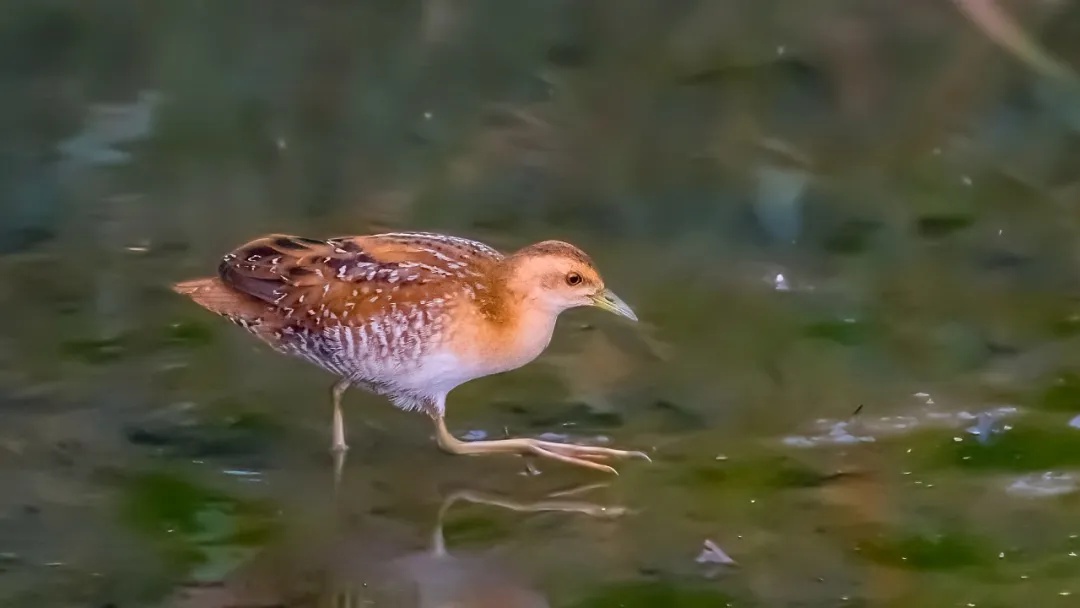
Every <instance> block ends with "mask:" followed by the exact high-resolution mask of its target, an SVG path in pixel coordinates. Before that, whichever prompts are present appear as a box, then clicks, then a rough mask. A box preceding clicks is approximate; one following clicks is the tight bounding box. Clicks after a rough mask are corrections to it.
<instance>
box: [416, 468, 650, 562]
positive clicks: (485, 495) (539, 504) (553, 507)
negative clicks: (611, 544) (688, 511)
mask: <svg viewBox="0 0 1080 608" xmlns="http://www.w3.org/2000/svg"><path fill="white" fill-rule="evenodd" d="M604 485H605V484H590V485H587V486H580V487H577V488H574V489H571V490H566V491H563V492H559V493H558V494H559V495H570V494H580V493H582V492H587V491H589V490H592V489H595V488H600V487H603V486H604ZM461 500H464V501H466V502H471V503H473V504H478V505H489V506H492V507H501V508H503V509H509V510H511V511H517V512H518V513H538V512H543V511H559V512H563V513H584V514H585V515H591V516H593V517H619V516H621V515H624V514H626V513H627V512H629V509H627V508H626V507H623V506H612V507H608V506H604V505H600V504H596V503H592V502H586V501H576V500H538V501H533V502H522V501H518V500H514V499H513V498H508V497H506V496H501V495H499V494H494V493H491V492H484V491H481V490H468V489H465V490H457V491H454V492H451V493H450V495H448V496H447V497H446V498H444V499H443V502H442V505H440V506H439V514H438V517H437V519H436V522H435V532H434V533H433V534H432V539H431V543H432V551H433V552H435V553H436V554H438V555H445V554H446V540H445V539H444V537H443V519H444V518H445V517H446V512H447V511H449V510H450V507H452V506H453V505H454V503H456V502H458V501H461Z"/></svg>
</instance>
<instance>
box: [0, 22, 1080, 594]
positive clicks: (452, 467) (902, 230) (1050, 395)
mask: <svg viewBox="0 0 1080 608" xmlns="http://www.w3.org/2000/svg"><path fill="white" fill-rule="evenodd" d="M766 4H768V7H765V5H766ZM924 4H925V6H924ZM1061 4H1062V6H1058V5H1055V6H1054V7H1050V5H1049V4H1047V6H1046V7H1043V8H1040V9H1039V10H1040V11H1043V12H1038V13H1037V14H1036V13H1033V14H1031V15H1026V18H1028V19H1027V21H1025V22H1024V23H1025V24H1027V25H1028V26H1029V27H1032V28H1035V30H1036V31H1037V32H1039V33H1040V36H1041V37H1040V40H1041V41H1042V43H1044V44H1046V45H1048V48H1049V50H1050V51H1052V52H1054V53H1056V54H1057V55H1058V56H1060V57H1062V58H1063V61H1065V62H1066V63H1069V62H1070V61H1072V59H1073V58H1074V57H1077V56H1080V55H1077V54H1076V53H1077V51H1080V48H1078V47H1077V45H1076V44H1075V43H1072V42H1070V41H1071V40H1077V39H1080V38H1077V37H1075V36H1073V37H1071V38H1069V37H1068V36H1067V35H1065V34H1067V33H1068V32H1069V31H1072V30H1071V29H1069V28H1073V29H1075V26H1073V25H1072V24H1073V23H1076V22H1077V20H1078V19H1080V14H1077V11H1075V10H1073V9H1069V8H1068V7H1067V6H1065V3H1061ZM721 5H723V7H724V9H723V10H719V9H720V7H721ZM939 5H940V6H939ZM505 6H507V5H506V4H504V3H501V2H471V3H470V2H458V3H455V2H445V1H441V0H435V1H431V2H426V3H417V4H415V5H414V4H411V3H387V2H370V3H357V4H356V5H355V6H336V5H325V6H322V5H320V6H319V7H308V8H299V5H293V4H290V3H284V2H265V3H260V4H259V5H258V6H257V7H256V5H254V4H246V3H235V4H233V3H228V4H212V5H211V4H205V3H172V4H170V5H169V7H168V8H161V7H158V8H155V9H152V10H151V9H145V8H142V9H138V10H136V9H134V8H133V7H132V6H128V5H127V4H126V3H123V2H105V3H94V5H93V6H90V5H84V4H80V3H74V2H71V3H68V2H56V3H52V4H50V5H49V6H39V5H38V4H35V3H30V2H26V3H15V4H14V5H13V7H12V8H11V9H6V10H10V18H9V19H5V20H0V44H2V45H6V46H3V47H2V48H5V49H8V52H6V53H5V54H6V55H7V56H8V57H9V58H11V59H10V61H9V60H5V61H6V62H7V63H4V64H3V65H0V88H2V89H3V90H4V91H5V92H6V93H5V96H3V97H2V101H0V115H2V118H0V134H2V138H0V201H3V202H2V203H0V224H2V226H0V251H2V254H0V276H3V277H4V280H3V281H0V313H2V314H3V318H5V319H6V320H7V322H6V323H5V328H4V330H3V331H2V332H0V488H3V489H4V491H3V492H0V605H3V606H35V607H37V606H71V607H76V606H77V607H85V606H94V607H101V608H104V607H106V606H113V607H121V606H122V607H128V606H147V607H150V606H153V607H158V606H160V607H185V608H210V607H214V608H222V607H225V606H232V607H236V606H244V607H255V606H288V607H301V606H349V607H359V606H472V607H484V606H493V607H494V606H500V607H512V606H560V607H561V606H565V607H580V608H585V607H609V606H611V607H615V606H621V607H626V608H630V607H645V606H649V607H651V606H686V607H689V608H695V607H706V606H708V607H711V606H739V607H756V606H769V607H771V606H792V607H794V606H800V607H831V606H853V607H854V606H991V607H1005V606H1017V605H1023V604H1030V603H1039V604H1040V605H1042V606H1072V605H1075V602H1077V601H1078V600H1077V596H1080V557H1078V555H1080V518H1078V517H1077V516H1076V514H1075V512H1076V506H1077V504H1076V501H1077V497H1078V496H1080V494H1078V493H1077V491H1078V490H1080V430H1078V429H1077V424H1076V421H1075V418H1076V416H1077V415H1078V414H1080V372H1077V371H1076V370H1077V369H1078V364H1080V356H1078V353H1080V350H1078V349H1077V345H1078V342H1077V339H1078V336H1080V308H1078V304H1077V299H1076V296H1077V294H1078V293H1080V289H1078V288H1080V284H1078V282H1077V278H1076V277H1077V276H1078V274H1077V272H1076V260H1077V257H1076V248H1075V244H1076V243H1077V242H1080V240H1078V239H1077V237H1078V236H1080V230H1078V224H1077V222H1076V213H1075V209H1074V207H1075V202H1076V192H1080V190H1078V189H1077V188H1076V183H1075V176H1076V175H1077V173H1076V170H1077V169H1080V167H1077V166H1076V159H1077V158H1078V157H1077V156H1076V155H1075V154H1073V153H1071V151H1072V150H1074V149H1075V144H1076V141H1077V139H1076V132H1075V128H1076V127H1075V124H1074V118H1075V116H1074V111H1075V107H1080V105H1077V104H1076V103H1075V98H1074V97H1069V96H1068V95H1065V94H1061V95H1056V96H1054V95H1051V96H1050V97H1047V96H1045V95H1043V93H1045V90H1046V87H1050V88H1051V89H1052V90H1057V89H1053V86H1054V82H1049V81H1047V80H1045V77H1037V76H1035V75H1034V74H1035V73H1034V72H1031V71H1026V70H1028V69H1029V68H1026V67H1024V65H1025V64H1023V62H1014V61H1013V58H1011V57H1009V56H1008V55H1007V54H1006V51H1003V50H1001V49H1000V48H998V47H995V46H993V45H992V44H990V43H988V42H986V41H985V40H984V38H982V37H981V34H980V33H979V30H978V28H973V27H972V24H971V23H968V22H965V21H964V20H963V19H964V18H963V17H961V16H960V13H958V12H956V10H955V7H952V6H951V5H949V4H948V3H919V4H917V7H918V8H917V9H916V8H912V9H911V10H910V11H909V10H908V9H907V6H908V5H907V4H905V5H904V10H899V9H896V10H894V8H893V7H892V5H891V4H889V3H881V5H880V6H878V7H877V8H875V9H873V10H866V11H862V12H855V11H852V10H851V9H849V8H846V7H842V6H839V5H837V6H829V7H822V8H819V9H815V11H813V12H812V14H811V13H807V12H806V11H805V9H801V8H799V7H801V6H804V5H803V4H801V3H785V2H776V3H755V2H750V1H749V0H746V1H742V0H729V1H728V2H724V3H712V4H710V3H650V2H638V3H629V4H627V5H626V6H624V7H622V8H621V9H620V10H619V11H613V10H610V9H604V8H601V7H599V6H596V7H592V8H589V7H584V8H583V5H579V4H578V3H569V2H554V3H552V2H522V3H520V4H519V6H517V7H516V8H515V9H514V10H508V9H506V8H505ZM911 6H912V7H916V4H911ZM762 7H765V8H762ZM754 8H758V9H759V10H760V11H762V12H760V13H759V12H758V11H755V10H753V9H754ZM717 11H719V12H717ZM818 11H820V12H818ZM1052 11H1060V12H1059V13H1053V12H1052ZM1046 23H1054V24H1055V25H1054V26H1053V27H1049V26H1047V27H1045V28H1044V29H1039V28H1040V27H1043V26H1040V25H1039V24H1046ZM886 34H888V36H886ZM717 40H720V41H723V43H722V44H721V43H718V42H716V41H717ZM915 40H918V41H920V42H919V43H918V44H917V45H916V44H914V43H913V42H912V41H915ZM763 41H764V42H763ZM926 41H931V42H926ZM721 47H723V48H721ZM493 49H496V50H497V51H498V52H494V51H493ZM942 66H944V67H942ZM972 66H978V67H979V68H980V69H979V70H974V69H973V68H972ZM973 72H981V73H983V78H985V80H978V79H976V80H972V79H971V78H970V75H971V74H972V73H973ZM1048 82H1049V84H1048ZM950 117H951V118H950ZM1070 121H1073V122H1070ZM384 228H393V229H425V230H427V229H435V230H444V231H448V232H454V233H457V234H462V235H465V236H470V237H474V238H479V239H482V240H485V241H487V242H489V243H491V244H492V245H495V246H498V247H500V248H504V249H512V248H514V247H517V246H521V245H523V244H526V243H528V242H530V241H533V240H537V239H540V238H564V239H568V240H572V241H574V242H576V243H579V244H581V245H582V246H583V247H584V248H585V249H586V250H587V251H589V252H590V253H591V254H592V255H593V257H594V258H595V259H596V261H597V263H598V264H599V266H600V268H601V270H602V271H603V273H604V275H605V277H606V279H607V282H608V284H609V286H611V287H612V288H614V289H615V290H616V291H617V292H618V293H619V294H620V295H621V296H623V298H624V299H625V300H626V301H627V302H628V303H629V304H630V305H631V306H633V307H634V309H635V311H636V312H637V314H638V316H639V317H640V319H641V322H640V323H638V324H636V325H632V324H628V323H624V322H622V321H621V320H619V319H615V318H613V317H611V316H610V315H609V316H605V315H603V313H600V312H598V311H587V310H583V311H572V312H569V313H567V314H565V315H564V316H563V318H562V319H561V320H560V323H559V327H558V330H557V333H556V337H555V340H554V342H553V344H552V346H551V348H550V349H549V350H548V351H547V352H546V353H545V354H544V355H543V356H542V357H541V358H540V359H539V360H537V361H536V362H534V363H533V364H530V365H529V366H526V367H525V368H522V369H520V370H516V371H514V372H511V373H507V374H503V375H499V376H496V377H490V378H485V379H481V380H477V381H475V382H473V383H469V384H467V385H465V386H463V387H460V388H459V389H457V390H456V391H454V393H453V394H452V395H451V396H450V399H449V404H448V412H449V415H448V422H449V425H450V428H451V430H452V431H453V432H454V433H456V434H457V435H458V436H461V437H466V438H471V439H476V438H482V437H502V436H506V435H510V436H523V435H531V436H547V437H548V438H551V439H555V440H568V441H585V442H597V443H605V444H610V445H615V446H619V447H624V448H629V449H641V450H644V451H646V452H648V453H649V455H650V456H651V457H652V462H651V463H646V462H641V461H628V462H625V463H620V464H619V466H618V468H619V471H620V475H619V476H618V477H610V478H609V477H607V476H602V475H597V474H594V473H592V472H588V471H578V470H572V469H568V468H566V467H563V466H559V465H557V464H554V463H547V462H533V463H526V462H525V461H523V460H522V459H519V458H510V457H491V458H464V457H458V458H454V457H450V456H446V455H444V454H442V453H440V452H439V451H438V450H437V449H436V447H435V445H434V443H433V441H432V431H433V429H432V428H431V426H430V423H429V422H428V421H427V420H426V419H425V418H424V417H423V416H418V415H414V414H413V415H410V414H406V413H402V412H398V411H395V410H394V409H393V408H391V407H390V406H389V405H387V404H386V403H385V402H384V401H383V400H381V399H379V398H376V397H372V396H369V395H365V394H363V393H359V392H355V391H354V392H350V393H349V394H348V395H347V397H346V403H347V407H346V422H347V425H348V433H349V442H350V445H351V447H352V449H351V450H350V452H349V455H348V459H347V461H346V463H345V465H344V470H343V472H342V482H341V483H340V485H338V486H335V484H334V481H333V463H332V461H331V457H330V454H329V453H328V451H327V449H326V448H327V444H328V441H329V437H328V435H329V422H330V405H329V395H328V389H329V385H330V383H331V381H332V380H331V378H329V377H328V376H327V375H325V374H324V373H323V372H321V371H319V370H316V369H313V368H310V367H309V366H307V365H306V364H304V363H302V362H299V361H291V360H287V359H285V358H283V357H280V356H277V355H275V354H273V353H270V352H268V351H267V349H265V348H262V347H260V346H258V345H256V344H255V343H254V341H252V340H250V339H249V337H248V336H247V335H245V334H244V333H243V332H242V331H240V330H239V329H237V328H235V327H233V326H231V325H230V324H228V323H226V322H224V321H222V320H220V319H217V318H215V317H212V316H211V315H209V314H207V313H205V311H202V310H199V309H197V307H196V306H194V305H193V304H192V303H190V302H187V301H185V300H183V299H182V298H179V297H178V296H176V295H175V294H173V293H171V292H170V291H169V290H168V285H169V283H170V282H171V281H175V280H179V279H184V278H190V277H193V276H198V275H203V274H210V273H212V271H213V269H214V268H215V267H216V263H217V259H218V256H220V255H221V254H222V253H223V252H224V251H227V250H228V249H229V248H230V247H232V246H234V245H236V244H238V243H241V242H243V241H245V240H247V239H249V238H251V237H253V236H255V235H258V234H260V233H264V232H270V231H280V232H290V233H297V234H303V235H308V236H315V237H318V236H330V235H338V234H342V233H363V232H368V231H374V230H382V229H384ZM527 465H528V466H527Z"/></svg>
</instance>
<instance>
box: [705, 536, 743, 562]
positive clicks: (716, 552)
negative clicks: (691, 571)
mask: <svg viewBox="0 0 1080 608" xmlns="http://www.w3.org/2000/svg"><path fill="white" fill-rule="evenodd" d="M694 561H695V562H697V563H699V564H721V565H724V566H737V565H738V563H737V562H736V561H735V560H733V559H731V556H730V555H728V554H727V553H725V552H724V550H723V549H721V548H720V546H719V545H717V544H716V543H714V542H713V541H711V540H709V539H707V538H706V539H705V543H704V547H703V548H702V549H701V553H700V554H698V556H697V558H696V559H695V560H694Z"/></svg>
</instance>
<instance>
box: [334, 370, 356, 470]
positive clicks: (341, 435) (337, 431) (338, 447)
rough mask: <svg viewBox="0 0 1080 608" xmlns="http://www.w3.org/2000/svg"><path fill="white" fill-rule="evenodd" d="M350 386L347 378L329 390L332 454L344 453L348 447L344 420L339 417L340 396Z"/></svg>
mask: <svg viewBox="0 0 1080 608" xmlns="http://www.w3.org/2000/svg"><path fill="white" fill-rule="evenodd" d="M351 384H352V382H351V381H350V380H349V379H348V378H342V379H341V380H338V381H337V382H336V383H334V387H333V388H331V389H330V394H331V396H332V397H333V399H334V425H333V428H332V430H331V435H332V438H331V441H330V449H331V450H333V451H334V452H344V451H345V450H347V449H349V446H347V445H345V418H344V417H343V416H342V415H341V396H342V395H344V394H345V391H346V390H348V389H349V386H350V385H351Z"/></svg>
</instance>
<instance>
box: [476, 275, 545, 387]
mask: <svg viewBox="0 0 1080 608" xmlns="http://www.w3.org/2000/svg"><path fill="white" fill-rule="evenodd" d="M498 300H499V309H498V310H497V311H495V314H494V315H492V316H488V320H489V323H488V328H489V330H490V332H491V338H492V339H491V340H489V341H488V343H489V344H491V345H492V353H490V354H491V355H497V357H498V359H499V360H500V361H501V362H502V363H501V364H500V365H499V367H500V371H507V370H511V369H515V368H518V367H521V366H522V365H525V364H526V363H528V362H530V361H532V360H533V359H535V358H536V357H538V356H539V355H540V353H542V352H544V349H545V348H547V346H548V344H549V343H551V336H552V334H553V333H554V331H555V321H556V320H557V319H558V316H559V312H560V311H556V310H551V309H550V308H548V307H546V306H543V305H541V304H540V303H539V302H537V301H536V300H534V299H531V298H529V297H528V295H527V294H524V293H520V292H516V291H515V290H513V289H504V290H503V291H501V293H498Z"/></svg>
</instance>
